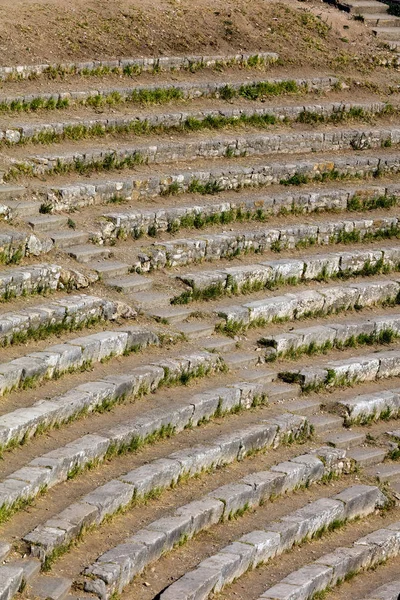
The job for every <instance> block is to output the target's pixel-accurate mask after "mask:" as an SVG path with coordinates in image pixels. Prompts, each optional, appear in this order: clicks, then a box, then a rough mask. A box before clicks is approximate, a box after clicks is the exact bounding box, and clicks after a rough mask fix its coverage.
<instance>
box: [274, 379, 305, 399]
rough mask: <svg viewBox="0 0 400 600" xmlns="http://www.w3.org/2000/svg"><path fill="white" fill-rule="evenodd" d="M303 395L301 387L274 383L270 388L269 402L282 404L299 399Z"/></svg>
mask: <svg viewBox="0 0 400 600" xmlns="http://www.w3.org/2000/svg"><path fill="white" fill-rule="evenodd" d="M300 394H301V390H300V387H299V386H298V385H288V384H286V383H280V382H276V383H272V384H271V386H270V387H268V392H267V396H268V402H270V403H271V404H274V403H278V402H282V401H284V400H291V399H293V398H298V397H299V396H300Z"/></svg>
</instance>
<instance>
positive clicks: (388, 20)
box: [363, 13, 400, 27]
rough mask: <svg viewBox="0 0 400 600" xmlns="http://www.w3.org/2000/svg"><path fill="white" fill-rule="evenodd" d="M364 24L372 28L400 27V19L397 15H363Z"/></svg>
mask: <svg viewBox="0 0 400 600" xmlns="http://www.w3.org/2000/svg"><path fill="white" fill-rule="evenodd" d="M363 17H364V23H365V24H366V25H370V26H371V27H400V18H399V17H396V16H395V15H383V14H365V13H364V14H363Z"/></svg>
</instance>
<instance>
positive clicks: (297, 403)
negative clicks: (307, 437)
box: [281, 398, 321, 431]
mask: <svg viewBox="0 0 400 600" xmlns="http://www.w3.org/2000/svg"><path fill="white" fill-rule="evenodd" d="M320 406H321V403H320V402H319V401H318V400H304V399H303V398H300V400H289V401H287V400H285V401H284V402H283V403H282V404H281V408H282V409H283V410H284V411H286V412H291V413H294V414H295V415H304V416H305V417H310V418H309V419H308V420H309V422H310V423H311V424H312V418H313V417H316V416H319V415H316V414H315V413H317V412H318V411H319V409H320ZM314 431H315V428H314Z"/></svg>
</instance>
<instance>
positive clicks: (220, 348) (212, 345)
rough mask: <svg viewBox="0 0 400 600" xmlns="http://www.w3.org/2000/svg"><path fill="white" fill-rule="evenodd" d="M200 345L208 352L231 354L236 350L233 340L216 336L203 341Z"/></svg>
mask: <svg viewBox="0 0 400 600" xmlns="http://www.w3.org/2000/svg"><path fill="white" fill-rule="evenodd" d="M213 329H214V326H213ZM201 345H202V347H203V348H205V349H206V350H208V351H209V352H232V351H233V350H234V349H235V348H236V342H235V340H233V339H232V338H228V337H220V336H217V335H215V336H212V337H210V338H207V339H205V340H203V341H202V343H201Z"/></svg>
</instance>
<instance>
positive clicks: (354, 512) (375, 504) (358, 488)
mask: <svg viewBox="0 0 400 600" xmlns="http://www.w3.org/2000/svg"><path fill="white" fill-rule="evenodd" d="M334 499H335V500H340V502H343V504H344V514H343V517H344V518H345V519H354V518H355V517H364V516H366V515H369V514H371V513H372V512H374V511H375V510H376V509H377V508H379V507H383V506H384V505H385V504H386V502H387V498H386V497H385V496H384V494H382V492H381V491H380V489H379V488H378V487H376V486H371V485H353V486H351V487H349V488H346V489H345V490H343V492H340V494H337V495H336V496H334Z"/></svg>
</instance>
